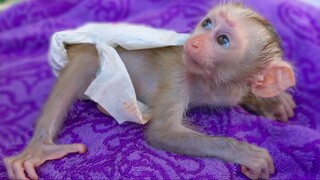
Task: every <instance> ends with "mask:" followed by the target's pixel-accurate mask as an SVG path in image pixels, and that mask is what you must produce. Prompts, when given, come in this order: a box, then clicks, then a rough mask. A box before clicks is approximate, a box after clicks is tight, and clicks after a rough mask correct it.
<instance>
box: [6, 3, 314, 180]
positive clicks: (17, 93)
mask: <svg viewBox="0 0 320 180" xmlns="http://www.w3.org/2000/svg"><path fill="white" fill-rule="evenodd" d="M213 2H214V3H217V1H213V0H197V1H195V0H175V1H169V0H54V1H41V0H33V1H27V2H24V3H21V4H18V5H16V6H14V7H12V8H11V9H9V10H7V11H5V12H2V13H0V158H1V159H2V158H3V157H5V156H11V155H14V154H17V153H19V152H20V151H21V150H22V149H23V147H24V146H25V145H26V144H27V143H28V141H29V140H30V138H31V136H32V133H33V129H34V125H35V121H36V119H37V117H38V116H39V113H40V112H41V108H42V107H43V104H44V102H45V100H46V98H47V97H48V94H49V93H50V91H51V89H52V87H53V84H54V82H55V80H56V78H55V77H54V76H53V75H52V73H51V69H50V67H49V65H48V62H47V53H48V44H49V37H50V35H51V34H52V33H54V32H56V31H59V30H64V29H67V28H75V27H77V26H79V25H82V24H84V23H86V22H89V21H96V22H106V21H107V22H110V21H111V22H116V21H125V22H133V23H143V24H147V25H151V26H154V27H161V28H167V29H173V30H176V31H178V32H190V30H191V29H192V27H194V26H195V24H196V23H197V22H198V21H199V20H200V18H201V17H202V16H203V15H204V14H206V12H207V11H208V10H209V9H210V7H212V5H213ZM244 3H245V4H246V5H248V6H250V7H252V8H254V9H255V10H257V11H258V12H260V13H261V14H263V15H264V16H265V17H266V18H267V19H269V20H270V21H271V23H272V24H273V25H274V26H275V28H276V30H277V31H278V33H279V34H280V36H281V38H282V40H283V48H284V50H285V57H286V58H287V59H289V60H290V62H291V63H292V64H294V65H295V67H296V73H297V82H298V84H297V87H296V88H295V91H294V99H295V100H296V103H297V108H296V110H295V116H294V117H293V118H291V119H290V122H289V123H280V122H275V121H271V120H269V119H267V118H264V117H259V116H256V115H253V114H250V113H248V112H246V111H245V110H243V109H242V108H240V107H235V108H227V109H223V110H216V111H210V110H207V109H205V108H195V109H193V110H191V111H190V112H189V113H188V115H189V116H190V117H192V119H193V120H192V123H193V124H194V125H196V126H198V127H200V130H201V131H202V132H203V133H206V134H210V135H218V136H230V137H234V138H236V139H239V140H243V141H248V142H250V143H255V144H257V145H259V146H262V147H265V148H267V149H268V150H269V151H270V154H271V155H272V156H273V158H274V162H275V166H276V173H275V174H274V175H273V176H272V179H320V118H319V116H320V95H319V91H320V20H319V17H320V9H319V8H317V7H313V6H312V5H309V4H306V3H302V2H299V1H291V0H269V1H254V0H244ZM144 128H145V127H144V126H143V125H138V124H134V123H125V124H123V125H119V124H117V123H116V121H115V120H113V119H112V118H109V117H106V116H104V115H103V114H101V113H100V112H98V110H97V109H96V107H95V104H94V103H92V102H90V101H78V102H76V103H75V104H74V106H73V107H72V108H71V110H70V112H69V114H68V115H67V117H66V121H65V124H64V126H63V128H62V130H61V133H60V135H59V136H58V138H57V142H58V143H75V142H81V143H84V144H86V145H87V147H88V152H87V153H86V154H83V155H80V154H71V155H68V156H67V157H65V158H63V159H60V160H56V161H48V162H46V163H45V164H44V165H43V166H41V167H40V168H38V169H37V172H38V173H39V175H40V177H42V178H44V179H67V178H68V179H106V178H107V179H246V178H245V177H244V175H242V174H241V172H240V167H239V165H236V164H233V163H229V162H224V161H222V160H219V159H215V158H194V157H188V156H183V155H178V154H174V153H170V152H166V151H162V150H157V149H155V148H153V147H150V146H149V145H148V144H147V143H146V141H145V140H144V138H143V130H144ZM6 178H7V175H6V172H5V168H4V165H3V162H2V160H1V161H0V179H6Z"/></svg>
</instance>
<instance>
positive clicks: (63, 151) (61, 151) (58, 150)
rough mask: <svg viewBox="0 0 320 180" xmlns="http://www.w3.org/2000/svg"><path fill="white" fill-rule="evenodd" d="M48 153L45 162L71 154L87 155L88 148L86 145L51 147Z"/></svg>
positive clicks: (48, 148) (47, 149)
mask: <svg viewBox="0 0 320 180" xmlns="http://www.w3.org/2000/svg"><path fill="white" fill-rule="evenodd" d="M46 151H47V153H46V154H48V156H47V157H45V160H53V159H60V158H62V157H64V156H66V155H67V154H69V153H81V154H82V153H85V152H86V151H87V148H86V146H85V145H84V144H64V145H49V146H48V147H47V148H46Z"/></svg>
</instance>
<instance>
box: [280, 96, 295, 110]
mask: <svg viewBox="0 0 320 180" xmlns="http://www.w3.org/2000/svg"><path fill="white" fill-rule="evenodd" d="M283 96H284V97H282V98H283V99H284V100H285V101H286V102H287V103H288V104H289V105H290V107H291V108H292V109H294V108H296V103H295V102H294V100H293V97H292V96H291V95H290V94H287V93H285V94H284V95H283Z"/></svg>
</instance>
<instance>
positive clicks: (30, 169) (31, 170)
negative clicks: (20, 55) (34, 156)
mask: <svg viewBox="0 0 320 180" xmlns="http://www.w3.org/2000/svg"><path fill="white" fill-rule="evenodd" d="M23 166H24V168H25V171H26V172H27V174H28V176H29V177H30V178H31V179H39V177H38V175H37V173H36V170H35V164H34V163H33V162H32V160H27V161H25V162H24V164H23Z"/></svg>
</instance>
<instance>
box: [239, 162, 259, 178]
mask: <svg viewBox="0 0 320 180" xmlns="http://www.w3.org/2000/svg"><path fill="white" fill-rule="evenodd" d="M241 172H242V173H243V174H244V175H246V176H247V177H248V178H250V179H258V178H259V176H258V174H257V173H256V172H254V171H252V170H250V169H249V168H247V167H246V166H243V165H241Z"/></svg>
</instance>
